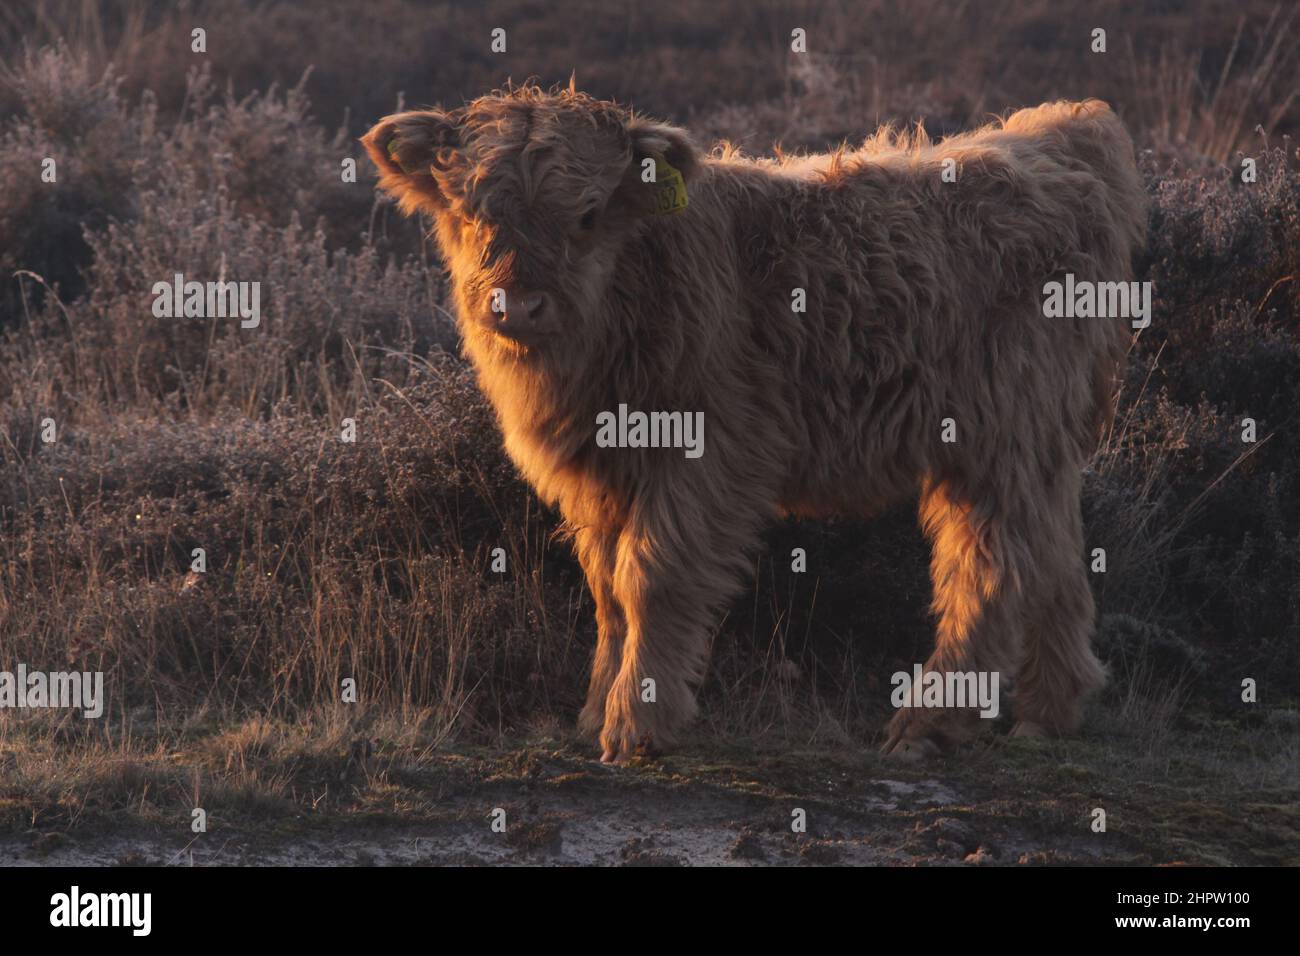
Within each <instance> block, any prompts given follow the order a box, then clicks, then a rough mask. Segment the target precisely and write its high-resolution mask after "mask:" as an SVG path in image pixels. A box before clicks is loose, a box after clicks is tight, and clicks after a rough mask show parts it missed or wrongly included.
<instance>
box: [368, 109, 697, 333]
mask: <svg viewBox="0 0 1300 956" xmlns="http://www.w3.org/2000/svg"><path fill="white" fill-rule="evenodd" d="M362 142H363V143H364V144H365V147H366V149H367V151H368V152H369V153H370V156H371V158H372V159H373V160H374V162H375V164H376V165H377V166H378V167H379V170H380V180H379V185H380V187H381V188H382V189H384V190H386V191H387V192H389V193H390V194H392V195H393V196H395V197H396V198H397V200H398V202H399V205H400V206H401V208H402V210H403V211H404V212H406V213H408V214H410V213H414V212H415V211H416V210H423V211H425V212H427V213H429V214H430V215H431V216H432V217H433V221H434V223H435V227H436V235H437V238H438V242H439V245H440V246H441V248H442V254H443V259H444V261H445V262H446V264H447V266H448V268H449V269H450V271H451V276H452V283H453V287H454V290H455V294H456V299H457V310H458V312H459V318H460V321H461V323H462V328H463V331H464V332H465V334H466V335H467V336H471V335H472V336H486V337H487V338H488V339H490V340H491V341H492V342H494V343H496V344H500V345H502V346H503V347H505V348H509V349H511V350H525V351H526V350H529V349H548V348H553V349H566V350H567V349H572V348H575V347H576V346H578V345H580V344H581V343H582V342H590V341H592V340H593V338H594V336H595V335H596V333H598V332H599V322H600V321H601V317H600V315H599V314H598V309H597V307H598V305H599V303H600V301H601V300H602V299H603V298H604V296H605V293H606V292H607V290H608V287H609V285H610V283H611V282H612V281H613V279H614V271H615V264H616V262H617V259H618V254H619V251H620V250H621V249H622V248H623V245H624V244H625V243H626V242H627V240H628V238H629V237H631V236H632V235H634V234H635V233H636V230H637V229H638V228H640V226H641V223H643V222H644V219H645V217H646V216H649V215H652V214H653V213H654V211H655V204H656V201H657V198H658V197H657V189H656V186H655V184H654V183H647V182H646V176H644V175H643V170H645V169H646V168H648V164H646V163H645V160H647V159H653V160H654V161H655V163H654V165H653V168H654V169H656V171H659V170H661V169H662V167H660V166H659V165H658V164H660V163H664V162H666V163H668V164H670V166H671V167H673V168H674V169H676V170H677V171H678V172H680V173H681V174H682V176H683V178H684V179H687V180H689V178H690V176H691V174H692V172H693V171H694V169H695V166H696V152H695V150H694V148H693V146H692V145H691V143H690V141H689V140H688V138H687V137H686V134H685V133H683V132H682V131H681V130H679V129H675V128H673V127H671V126H666V125H663V124H660V123H655V122H652V121H649V120H646V119H643V118H641V117H637V116H634V115H632V114H631V113H629V112H628V111H626V110H624V109H621V108H620V107H618V106H616V105H614V104H613V103H609V102H604V101H600V100H596V99H593V98H591V97H589V96H587V95H585V94H583V93H578V92H576V91H574V90H573V89H572V88H570V89H568V90H563V91H557V92H550V93H547V92H543V91H541V90H540V89H538V88H536V87H533V86H525V87H523V88H521V89H516V90H510V91H505V92H497V93H493V94H491V95H488V96H484V97H480V98H479V99H477V100H475V101H473V102H472V103H469V104H468V105H466V106H463V107H461V108H459V109H454V110H447V111H443V110H420V111H414V112H407V113H398V114H395V115H393V116H388V117H385V118H384V119H382V120H380V122H379V123H378V124H377V125H376V126H375V127H374V129H372V130H371V131H370V132H369V133H367V134H366V135H365V137H363V139H362ZM658 178H659V177H658V175H656V180H657V179H658Z"/></svg>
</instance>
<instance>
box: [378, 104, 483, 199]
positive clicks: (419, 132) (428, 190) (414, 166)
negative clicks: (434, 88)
mask: <svg viewBox="0 0 1300 956" xmlns="http://www.w3.org/2000/svg"><path fill="white" fill-rule="evenodd" d="M361 143H362V145H363V146H365V148H366V152H367V153H369V154H370V158H371V160H373V161H374V164H375V166H376V167H378V169H379V188H380V189H382V190H384V191H385V192H387V193H389V194H390V195H392V196H393V197H395V198H396V199H397V200H398V204H399V205H400V206H401V208H402V211H403V212H405V213H407V214H408V215H409V214H411V213H413V212H415V210H417V209H426V210H430V211H432V210H434V209H437V208H440V207H442V206H444V205H445V204H446V197H445V196H444V194H443V190H442V188H441V186H440V184H439V176H440V175H442V174H445V173H446V172H447V170H448V169H450V168H451V166H452V165H454V163H455V161H456V156H457V154H458V151H459V148H460V139H459V130H458V128H457V125H456V118H455V115H454V114H453V113H444V112H442V111H441V110H416V111H411V112H407V113H394V114H393V115H392V116H385V117H384V118H383V119H381V120H380V121H379V122H378V123H376V124H375V126H374V128H373V129H371V130H370V132H368V133H367V134H366V135H365V136H363V137H361Z"/></svg>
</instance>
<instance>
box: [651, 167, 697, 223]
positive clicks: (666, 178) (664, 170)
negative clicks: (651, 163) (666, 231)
mask: <svg viewBox="0 0 1300 956" xmlns="http://www.w3.org/2000/svg"><path fill="white" fill-rule="evenodd" d="M655 186H656V187H657V191H656V193H655V209H654V212H655V215H656V216H667V215H670V214H671V213H675V212H681V211H682V210H683V209H685V208H686V205H687V202H688V201H689V200H687V198H686V180H685V179H684V178H683V177H682V173H681V170H679V169H678V168H677V167H676V166H673V165H672V164H670V163H669V162H668V160H666V159H656V160H655Z"/></svg>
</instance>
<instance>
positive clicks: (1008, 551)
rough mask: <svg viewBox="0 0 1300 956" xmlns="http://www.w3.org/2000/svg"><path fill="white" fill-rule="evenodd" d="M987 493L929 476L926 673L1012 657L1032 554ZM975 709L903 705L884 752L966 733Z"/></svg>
mask: <svg viewBox="0 0 1300 956" xmlns="http://www.w3.org/2000/svg"><path fill="white" fill-rule="evenodd" d="M1009 517H1010V516H1009V514H1008V512H1007V510H1006V509H1005V508H1002V507H999V505H998V504H997V503H996V501H995V499H994V498H993V496H992V495H990V494H985V495H982V496H981V495H971V494H968V493H964V491H963V490H961V489H959V487H958V486H957V485H955V484H954V483H951V482H939V481H928V482H927V483H926V485H925V486H924V487H923V489H922V493H921V507H920V518H921V525H922V527H923V528H924V530H925V533H926V536H927V537H928V538H929V539H930V545H931V549H932V550H931V558H930V577H931V582H932V584H933V588H934V601H933V605H932V607H933V611H934V613H935V615H936V617H937V619H938V620H937V625H936V639H935V648H934V653H932V654H931V655H930V658H929V660H927V661H926V663H925V665H924V670H925V672H926V673H930V672H936V673H940V674H947V673H952V672H957V671H961V672H969V671H975V672H977V673H978V672H988V673H992V672H997V673H998V674H999V693H1000V691H1001V676H1002V672H1003V671H1004V669H1005V668H1006V667H1007V666H1009V665H1010V664H1011V663H1013V662H1014V661H1015V659H1016V657H1017V649H1018V647H1019V645H1020V641H1021V636H1022V633H1023V628H1024V623H1025V602H1024V596H1023V593H1022V591H1021V588H1020V581H1021V580H1022V579H1023V577H1024V574H1025V567H1024V566H1025V564H1026V562H1027V561H1028V560H1029V559H1030V554H1029V549H1028V542H1027V541H1026V540H1025V537H1024V535H1025V531H1024V529H1022V528H1021V527H1018V526H1017V525H1016V524H1015V523H1013V522H1009V521H1008V518H1009ZM978 720H979V710H978V708H976V707H973V706H972V707H964V708H952V707H950V708H943V709H935V708H921V707H915V706H913V707H903V708H900V709H899V710H898V712H897V713H896V714H895V715H894V717H893V719H892V720H891V721H890V722H889V727H888V730H887V736H886V740H885V744H884V746H883V747H882V748H881V749H882V752H883V753H886V754H890V755H892V756H895V757H900V758H903V759H916V758H920V757H925V756H929V755H931V754H934V753H937V752H939V751H941V750H943V749H946V748H948V747H951V746H952V745H954V744H957V743H959V742H961V741H963V740H965V739H966V738H968V737H970V736H971V735H972V734H973V733H974V731H975V729H976V727H977V726H978Z"/></svg>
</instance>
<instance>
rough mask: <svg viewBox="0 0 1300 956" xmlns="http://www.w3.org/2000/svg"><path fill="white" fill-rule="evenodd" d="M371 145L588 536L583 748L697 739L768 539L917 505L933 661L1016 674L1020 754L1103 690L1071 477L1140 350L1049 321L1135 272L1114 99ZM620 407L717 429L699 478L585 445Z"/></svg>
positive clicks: (524, 117)
mask: <svg viewBox="0 0 1300 956" xmlns="http://www.w3.org/2000/svg"><path fill="white" fill-rule="evenodd" d="M364 143H365V145H366V147H367V148H368V150H369V152H370V154H371V156H372V157H373V158H374V161H375V163H376V164H377V165H378V166H379V169H380V171H381V173H382V176H381V179H380V185H381V187H382V188H383V189H385V190H387V191H388V192H390V193H392V194H393V195H394V196H396V197H397V198H398V200H399V201H400V204H401V207H402V209H403V210H405V211H407V212H414V211H415V210H417V209H418V210H423V211H425V212H428V213H430V214H431V215H432V217H433V221H434V223H435V225H436V230H437V237H438V240H439V242H440V244H441V247H442V251H443V254H444V256H445V260H446V262H447V264H448V266H449V268H450V273H451V278H452V282H453V286H454V291H455V298H456V305H457V309H458V313H459V321H460V324H461V328H462V332H463V335H464V342H465V349H466V351H467V353H468V354H469V356H470V358H471V359H472V360H473V362H474V364H475V365H476V367H477V369H478V373H479V378H480V381H481V384H482V387H483V389H484V390H485V392H486V393H487V395H488V397H489V398H490V399H491V401H492V403H493V404H494V406H495V407H496V409H497V412H498V415H499V418H500V422H501V428H502V431H503V433H504V435H505V444H506V449H507V450H508V452H509V454H510V456H511V457H512V459H513V460H514V461H515V462H516V464H517V465H518V467H519V468H520V469H521V471H522V472H523V473H524V475H525V476H526V477H527V478H528V480H529V481H531V482H532V484H533V486H534V487H535V488H536V489H537V492H538V494H539V495H540V496H541V497H542V498H543V499H544V500H545V501H547V502H548V503H552V504H556V505H558V506H559V508H560V510H561V512H562V513H563V515H564V518H565V519H566V522H567V524H568V526H569V527H570V528H571V529H572V531H573V534H574V537H575V541H576V547H577V552H578V556H579V558H580V559H581V562H582V566H583V569H584V570H585V572H586V575H587V580H588V582H589V584H590V586H591V591H592V593H593V595H594V597H595V602H596V617H597V622H598V627H599V639H598V644H597V648H596V654H595V660H594V663H593V666H592V674H591V685H590V693H589V696H588V698H587V704H586V707H585V708H584V709H583V712H582V715H581V719H580V725H581V726H582V727H583V728H584V729H586V730H587V731H589V732H592V733H594V732H596V731H599V734H600V741H601V743H602V745H603V751H604V759H606V760H623V759H626V758H627V757H628V756H630V755H631V754H632V753H633V752H634V751H635V750H636V749H637V748H638V746H640V745H644V744H647V743H653V744H654V745H657V746H660V747H662V746H665V745H667V744H669V743H670V742H671V738H672V734H673V732H674V731H675V730H676V729H678V728H679V727H680V726H681V725H682V724H683V723H684V722H685V721H686V720H688V719H689V718H690V717H691V715H692V713H693V711H694V709H695V701H694V695H695V689H696V687H697V685H698V683H699V681H700V680H701V677H702V675H703V673H704V668H705V664H706V654H707V650H708V646H709V635H710V631H711V628H713V627H714V626H716V623H717V617H718V614H719V612H720V609H722V608H723V607H724V606H725V605H726V604H727V602H728V601H729V600H730V599H731V598H732V597H733V596H734V595H735V594H736V592H737V590H738V588H739V586H740V584H741V583H742V581H743V580H744V577H745V574H746V572H747V571H748V570H749V568H750V565H749V560H750V558H751V557H752V555H753V552H754V550H755V548H756V546H757V544H758V541H759V533H760V529H761V528H762V527H763V525H764V523H765V522H767V521H769V520H770V519H772V518H774V517H776V516H777V515H779V514H781V513H793V514H799V515H815V516H824V515H831V514H840V515H854V516H861V515H867V514H870V513H872V512H874V511H877V510H878V509H879V508H881V507H882V506H884V505H887V504H888V503H890V502H893V501H895V500H898V499H904V498H906V497H907V496H909V495H915V494H916V493H917V492H918V491H919V493H920V518H921V523H922V525H923V526H924V529H925V532H926V534H927V535H928V536H929V538H930V540H931V542H932V544H933V561H932V577H933V585H934V612H935V614H936V616H937V619H938V639H937V646H936V648H935V651H934V653H933V655H932V656H931V658H930V660H929V662H928V663H927V664H926V665H925V666H926V669H927V670H937V671H950V670H963V671H969V670H997V671H1000V672H1002V673H1003V674H1004V675H1009V674H1012V673H1015V674H1018V679H1017V683H1016V690H1015V701H1014V704H1015V708H1016V713H1017V717H1018V720H1019V724H1018V725H1017V732H1021V733H1026V732H1028V733H1041V732H1053V731H1065V730H1069V729H1071V728H1073V727H1074V726H1075V725H1076V724H1077V723H1078V721H1079V717H1080V703H1081V700H1082V698H1083V697H1084V695H1085V694H1086V693H1087V692H1088V691H1090V690H1091V689H1093V688H1095V687H1097V686H1098V685H1099V684H1100V683H1101V682H1102V680H1103V672H1102V668H1101V666H1100V664H1099V663H1098V661H1097V659H1096V658H1095V657H1094V655H1093V653H1092V650H1091V648H1090V634H1091V628H1092V622H1093V613H1094V612H1093V601H1092V597H1091V595H1090V592H1089V588H1088V581H1087V577H1086V573H1085V567H1084V557H1083V549H1084V542H1083V537H1082V530H1081V523H1080V508H1079V493H1080V472H1081V469H1082V466H1083V465H1084V463H1085V462H1086V461H1087V459H1088V458H1089V456H1090V454H1091V453H1092V451H1093V450H1094V448H1095V444H1096V439H1097V435H1098V431H1099V428H1100V427H1101V426H1102V424H1103V422H1104V420H1105V419H1106V418H1107V416H1108V414H1109V411H1110V401H1111V394H1112V388H1113V383H1114V378H1115V374H1116V371H1117V368H1118V365H1119V363H1120V361H1121V360H1122V357H1123V354H1124V351H1125V346H1126V343H1127V342H1128V338H1129V332H1128V324H1127V321H1126V320H1124V319H1120V318H1111V319H1049V318H1045V317H1044V315H1043V308H1042V299H1043V286H1044V283H1045V282H1047V281H1048V280H1050V279H1052V278H1060V277H1062V276H1063V275H1064V274H1065V273H1070V272H1072V273H1073V274H1074V275H1075V277H1076V280H1092V281H1125V280H1127V279H1129V277H1130V257H1131V255H1132V254H1133V253H1134V252H1135V250H1136V249H1137V247H1138V246H1139V244H1140V243H1141V242H1142V240H1143V231H1144V228H1145V215H1144V212H1143V208H1144V194H1143V190H1142V187H1141V184H1140V182H1139V179H1138V176H1137V173H1136V171H1135V168H1134V163H1133V151H1132V146H1131V144H1130V141H1129V138H1128V136H1127V134H1126V133H1125V131H1124V129H1123V127H1122V125H1121V124H1120V122H1119V121H1118V119H1116V117H1115V116H1114V114H1113V113H1112V112H1111V111H1110V109H1109V108H1108V107H1107V106H1106V105H1105V104H1104V103H1101V102H1098V101H1096V100H1090V101H1088V102H1084V103H1053V104H1049V105H1044V106H1041V107H1038V108H1037V109H1028V110H1021V111H1020V112H1018V113H1015V114H1014V115H1013V116H1011V117H1010V118H1009V119H1007V120H1006V121H1004V122H1002V123H1000V124H996V125H993V126H989V127H986V128H984V129H980V130H978V131H975V132H972V133H968V134H964V135H960V136H955V137H952V138H950V139H947V140H944V141H943V142H940V143H938V144H931V143H930V142H928V141H927V140H926V139H925V138H924V137H923V136H920V135H917V136H911V137H899V136H895V135H893V134H891V133H888V132H882V133H880V134H877V135H876V136H875V137H874V138H872V139H869V140H868V141H867V142H866V143H865V144H864V145H863V146H862V147H860V148H859V149H855V150H849V149H841V150H839V151H837V152H835V153H831V154H826V155H815V156H802V157H796V158H781V159H778V160H770V159H758V160H756V159H750V158H745V157H742V156H740V155H738V154H736V153H735V152H734V151H731V150H729V149H722V150H719V151H717V152H716V153H715V154H714V155H711V156H704V155H701V154H700V153H698V152H697V151H696V149H695V147H694V146H693V145H692V144H691V142H690V140H689V139H688V137H687V135H686V134H685V133H684V132H683V131H681V130H679V129H676V128H673V127H670V126H665V125H662V124H660V123H655V122H651V121H647V120H645V119H643V118H641V117H638V116H634V115H632V114H629V113H628V112H626V111H624V110H622V109H620V108H618V107H616V106H615V105H613V104H611V103H606V102H599V101H596V100H593V99H591V98H590V97H587V96H585V95H583V94H581V93H577V92H575V91H573V90H571V89H570V90H567V91H556V92H550V93H547V92H543V91H540V90H538V89H536V88H534V87H526V88H523V89H516V90H510V91H504V92H497V93H493V94H491V95H489V96H485V97H482V98H480V99H478V100H476V101H474V102H472V103H470V104H468V105H466V106H464V107H462V108H459V109H455V110H451V111H447V112H443V111H425V112H409V113H401V114H398V115H395V116H390V117H388V118H386V119H384V120H382V121H381V122H380V123H379V124H378V125H377V126H375V128H374V129H373V130H371V131H370V133H369V134H368V135H367V136H366V137H365V139H364ZM647 157H648V158H652V159H654V160H656V162H658V161H660V160H666V161H667V162H668V163H670V164H671V165H672V166H674V167H676V168H677V169H678V170H680V171H681V172H682V173H683V174H684V176H685V179H686V182H687V187H688V192H689V197H690V198H689V206H688V207H687V208H686V209H685V210H683V211H680V212H678V213H675V214H671V215H655V214H652V210H653V203H654V191H655V190H656V188H657V187H656V186H654V185H652V184H647V183H644V182H643V181H642V176H641V172H642V168H643V166H642V161H643V160H644V159H645V158H647ZM949 157H950V158H952V159H954V160H955V161H956V164H957V169H958V170H959V171H960V174H959V178H958V179H957V181H956V182H944V181H943V178H942V176H941V173H942V171H943V160H944V159H945V158H949ZM657 168H658V167H657V166H656V169H657ZM494 288H499V289H502V290H504V291H505V301H506V311H505V313H504V314H503V313H501V312H500V311H496V312H494V311H493V310H492V307H491V306H492V290H493V289H494ZM796 288H800V289H803V290H805V292H806V296H807V311H806V313H804V314H800V313H796V312H795V311H793V310H792V307H791V302H792V290H794V289H796ZM620 403H622V404H626V405H627V406H628V408H629V409H634V410H643V411H646V412H650V411H661V410H680V411H691V412H694V411H701V412H703V413H704V420H705V422H706V424H707V429H706V442H705V446H704V447H705V451H704V455H703V457H701V458H698V459H691V458H687V457H686V456H684V455H683V453H682V451H681V450H680V449H671V448H640V449H634V448H600V447H597V445H596V442H595V435H596V431H597V429H596V420H597V415H598V413H600V412H603V411H613V410H615V409H617V407H618V406H619V404H620ZM946 418H952V419H954V421H955V424H956V429H957V441H956V442H955V443H945V442H943V441H942V440H941V435H942V432H943V425H942V422H943V420H944V419H946ZM645 678H653V680H654V682H655V685H656V691H657V693H656V696H655V700H654V701H653V702H651V701H646V700H643V695H642V689H643V683H642V682H643V679H645ZM973 713H974V711H962V712H954V711H933V710H930V711H923V710H918V709H904V710H900V711H899V713H898V714H897V716H896V717H895V718H894V720H893V722H892V723H891V725H890V730H889V737H888V741H887V743H886V749H887V750H893V751H894V752H910V753H923V752H926V751H928V750H932V749H934V747H935V746H936V745H937V744H944V743H948V742H951V741H954V740H957V739H960V738H962V737H963V736H965V735H966V734H967V733H968V732H969V730H970V728H971V726H972V721H971V715H972V714H973Z"/></svg>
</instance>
